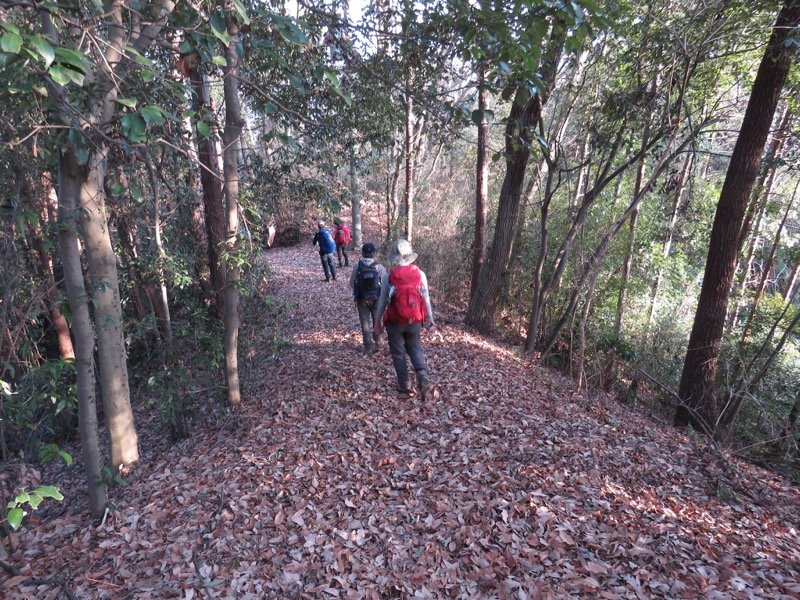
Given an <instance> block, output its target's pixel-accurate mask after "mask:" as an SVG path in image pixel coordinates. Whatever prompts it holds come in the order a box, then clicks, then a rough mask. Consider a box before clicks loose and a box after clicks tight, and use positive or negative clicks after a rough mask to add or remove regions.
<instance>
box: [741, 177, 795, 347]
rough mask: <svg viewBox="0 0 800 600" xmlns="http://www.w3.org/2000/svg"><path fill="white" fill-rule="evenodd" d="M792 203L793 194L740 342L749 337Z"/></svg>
mask: <svg viewBox="0 0 800 600" xmlns="http://www.w3.org/2000/svg"><path fill="white" fill-rule="evenodd" d="M795 193H797V188H795ZM793 203H794V196H792V199H791V200H790V201H789V203H788V204H787V205H786V211H785V212H784V213H783V218H782V219H781V222H780V223H779V224H778V230H777V231H776V232H775V239H774V240H773V241H772V247H771V248H770V251H769V256H768V257H767V260H766V261H765V262H764V268H763V269H762V272H761V279H760V280H759V283H758V287H757V288H756V293H755V296H754V297H753V305H752V306H751V307H750V312H749V313H748V315H747V321H745V324H744V331H743V332H742V343H746V342H747V340H748V339H749V338H750V328H751V326H752V324H753V318H754V317H755V315H756V311H757V310H758V305H759V304H760V303H761V298H762V297H763V295H764V290H765V289H766V287H767V281H768V279H769V274H770V273H771V272H772V265H774V264H775V255H776V254H777V252H778V246H779V245H780V242H781V234H782V233H783V228H784V227H785V225H786V220H787V219H788V218H789V212H790V211H791V210H792V204H793Z"/></svg>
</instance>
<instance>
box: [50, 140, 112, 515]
mask: <svg viewBox="0 0 800 600" xmlns="http://www.w3.org/2000/svg"><path fill="white" fill-rule="evenodd" d="M71 159H72V156H71V153H70V154H68V155H67V156H64V157H62V159H61V169H60V173H59V190H58V197H59V207H58V240H59V248H60V253H61V264H62V267H63V269H64V284H65V286H66V288H67V298H68V300H69V305H70V312H71V313H72V331H73V333H74V335H75V371H76V375H77V387H78V394H77V395H78V431H79V432H80V439H81V452H82V455H83V465H84V471H85V473H86V489H87V492H88V495H89V510H90V512H91V513H92V516H93V517H94V518H99V517H100V516H101V515H102V514H103V511H104V510H105V506H106V487H105V485H103V483H102V476H103V457H102V453H101V451H100V441H99V436H98V423H97V404H96V400H95V379H94V331H93V330H92V321H91V317H90V316H89V296H88V294H87V293H86V288H85V285H84V281H83V269H82V268H81V257H80V249H79V246H78V233H77V225H76V221H77V220H78V218H79V215H78V197H79V195H80V193H81V189H80V176H79V174H78V173H74V172H72V173H70V172H69V171H70V170H74V169H75V168H77V165H76V164H75V162H74V160H71Z"/></svg>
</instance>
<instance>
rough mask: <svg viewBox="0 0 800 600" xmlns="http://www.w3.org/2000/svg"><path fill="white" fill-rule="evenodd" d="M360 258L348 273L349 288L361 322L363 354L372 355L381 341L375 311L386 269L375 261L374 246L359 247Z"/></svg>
mask: <svg viewBox="0 0 800 600" xmlns="http://www.w3.org/2000/svg"><path fill="white" fill-rule="evenodd" d="M361 256H363V258H362V259H361V260H359V261H358V264H357V265H356V267H355V268H354V269H353V271H352V272H351V273H350V287H351V288H352V289H353V299H354V300H355V302H356V309H357V310H358V320H359V321H360V322H361V339H362V341H363V343H364V353H365V354H372V353H373V352H377V351H378V347H379V345H380V339H381V335H380V333H379V332H376V331H375V323H376V322H377V319H376V318H375V310H376V309H377V307H378V297H379V296H380V293H381V281H383V278H384V276H385V275H386V267H384V266H383V265H382V264H380V263H379V262H376V261H375V246H374V245H372V244H364V245H363V246H362V247H361Z"/></svg>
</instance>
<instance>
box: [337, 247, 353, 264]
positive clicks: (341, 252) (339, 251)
mask: <svg viewBox="0 0 800 600" xmlns="http://www.w3.org/2000/svg"><path fill="white" fill-rule="evenodd" d="M343 255H344V266H345V267H347V266H349V265H350V259H349V258H348V257H347V245H346V244H336V258H338V259H339V266H340V267H341V266H342V256H343Z"/></svg>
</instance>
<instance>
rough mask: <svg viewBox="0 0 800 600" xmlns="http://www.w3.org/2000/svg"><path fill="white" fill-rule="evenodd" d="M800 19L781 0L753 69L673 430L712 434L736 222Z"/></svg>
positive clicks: (792, 1) (799, 10)
mask: <svg viewBox="0 0 800 600" xmlns="http://www.w3.org/2000/svg"><path fill="white" fill-rule="evenodd" d="M798 19H800V2H796V0H785V2H784V5H783V8H782V9H781V12H780V14H779V15H778V18H777V21H776V23H775V26H774V28H773V30H772V35H771V38H770V40H769V44H768V46H767V49H766V52H765V54H764V57H763V58H762V60H761V64H760V65H759V68H758V73H757V74H756V78H755V81H754V82H753V89H752V91H751V93H750V100H749V101H748V104H747V110H746V111H745V115H744V119H743V120H742V127H741V130H740V131H739V137H738V139H737V141H736V146H735V147H734V149H733V154H732V156H731V162H730V165H729V166H728V171H727V174H726V176H725V182H724V184H723V186H722V191H721V193H720V198H719V203H718V205H717V212H716V215H715V217H714V224H713V226H712V229H711V239H710V242H709V249H708V258H707V261H706V268H705V272H704V276H703V287H702V289H701V292H700V299H699V301H698V305H697V311H696V313H695V319H694V325H693V327H692V332H691V335H690V336H689V344H688V347H687V349H686V357H685V359H684V364H683V372H682V374H681V382H680V387H679V392H678V394H679V396H680V398H681V403H680V404H679V405H678V406H677V408H676V411H675V419H674V423H675V425H677V426H684V427H685V426H687V425H691V426H692V427H694V428H695V429H698V430H701V431H704V432H706V433H712V432H713V431H714V430H715V428H716V424H717V418H718V417H719V410H718V406H717V398H716V375H717V359H718V357H719V348H720V342H721V339H722V331H723V327H724V325H725V312H726V310H727V307H728V298H729V296H730V290H731V283H732V281H733V273H734V269H735V267H736V254H737V250H738V242H739V239H740V234H741V228H742V220H743V217H744V212H745V209H746V207H747V201H748V199H749V198H750V192H751V191H752V188H753V184H754V182H755V180H756V175H757V173H758V167H759V165H760V163H761V153H762V152H763V150H764V145H765V144H766V141H767V136H768V135H769V129H770V125H771V124H772V118H773V117H774V115H775V109H776V107H777V105H778V99H779V97H780V94H781V91H782V90H783V85H784V83H785V81H786V78H787V76H788V73H789V68H790V66H791V63H792V58H793V55H794V46H791V45H790V46H787V45H786V41H787V40H788V38H789V36H790V35H792V34H793V33H794V26H795V24H796V23H797V21H798Z"/></svg>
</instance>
